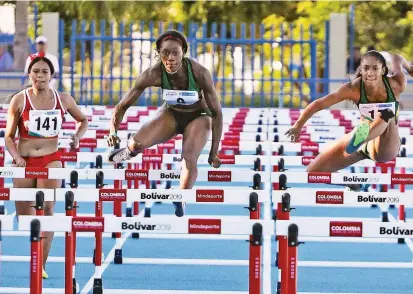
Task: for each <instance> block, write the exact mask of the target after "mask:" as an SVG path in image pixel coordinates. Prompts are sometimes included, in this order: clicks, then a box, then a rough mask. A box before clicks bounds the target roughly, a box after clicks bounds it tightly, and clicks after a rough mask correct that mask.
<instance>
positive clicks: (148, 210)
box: [144, 207, 151, 217]
mask: <svg viewBox="0 0 413 294" xmlns="http://www.w3.org/2000/svg"><path fill="white" fill-rule="evenodd" d="M144 217H151V209H150V208H149V207H145V214H144Z"/></svg>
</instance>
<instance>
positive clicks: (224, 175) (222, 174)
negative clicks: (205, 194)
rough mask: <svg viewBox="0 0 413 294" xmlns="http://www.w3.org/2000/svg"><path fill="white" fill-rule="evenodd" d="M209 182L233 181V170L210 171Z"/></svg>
mask: <svg viewBox="0 0 413 294" xmlns="http://www.w3.org/2000/svg"><path fill="white" fill-rule="evenodd" d="M208 182H231V171H220V170H212V171H208Z"/></svg>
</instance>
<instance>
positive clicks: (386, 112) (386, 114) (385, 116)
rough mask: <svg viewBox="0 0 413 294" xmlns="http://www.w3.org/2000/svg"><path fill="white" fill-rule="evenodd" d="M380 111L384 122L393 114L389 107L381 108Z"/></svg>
mask: <svg viewBox="0 0 413 294" xmlns="http://www.w3.org/2000/svg"><path fill="white" fill-rule="evenodd" d="M380 113H381V115H380V118H381V119H382V120H384V121H385V122H386V123H387V122H389V120H390V119H392V118H393V117H394V116H395V114H394V112H393V111H392V110H391V109H383V111H381V112H380Z"/></svg>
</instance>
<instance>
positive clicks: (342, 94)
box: [293, 82, 358, 129]
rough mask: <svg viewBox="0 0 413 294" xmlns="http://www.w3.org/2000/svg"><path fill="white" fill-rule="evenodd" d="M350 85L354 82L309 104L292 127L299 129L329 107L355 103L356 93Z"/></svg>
mask: <svg viewBox="0 0 413 294" xmlns="http://www.w3.org/2000/svg"><path fill="white" fill-rule="evenodd" d="M352 83H354V82H348V83H346V84H344V85H342V86H341V87H340V88H339V89H337V91H335V92H333V93H330V94H328V95H326V96H324V97H322V98H319V99H317V100H314V101H313V102H311V103H310V104H309V105H308V106H307V107H306V108H305V109H304V111H303V112H302V113H301V115H300V117H299V118H298V120H297V121H296V122H295V124H294V126H293V127H294V128H299V129H301V128H302V127H303V126H304V125H305V123H306V122H307V120H309V119H310V118H311V117H312V116H313V115H314V114H316V113H317V112H318V111H320V110H323V109H326V108H329V107H330V106H332V105H334V104H337V103H339V102H342V101H344V100H353V101H354V102H357V101H356V100H357V98H358V97H357V94H358V91H357V90H355V88H354V86H353V85H352Z"/></svg>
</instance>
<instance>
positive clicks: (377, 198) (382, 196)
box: [353, 192, 400, 204]
mask: <svg viewBox="0 0 413 294" xmlns="http://www.w3.org/2000/svg"><path fill="white" fill-rule="evenodd" d="M353 193H354V192H353ZM399 195H400V194H397V193H387V192H386V193H384V192H377V193H371V192H359V193H357V196H356V197H357V198H356V203H360V204H376V203H389V204H398V203H399V202H400V198H399Z"/></svg>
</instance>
